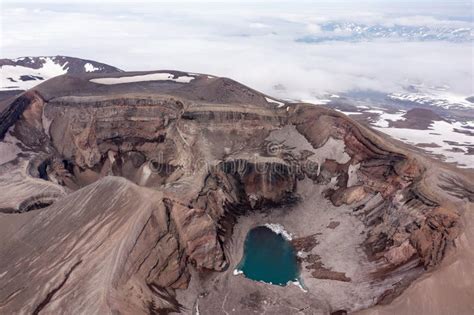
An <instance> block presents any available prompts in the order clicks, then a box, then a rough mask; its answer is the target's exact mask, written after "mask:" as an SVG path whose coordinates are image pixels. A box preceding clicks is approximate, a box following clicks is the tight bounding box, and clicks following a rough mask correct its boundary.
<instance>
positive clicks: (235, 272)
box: [232, 269, 244, 276]
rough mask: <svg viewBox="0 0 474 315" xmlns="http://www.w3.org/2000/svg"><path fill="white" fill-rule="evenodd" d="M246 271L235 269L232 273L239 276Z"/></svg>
mask: <svg viewBox="0 0 474 315" xmlns="http://www.w3.org/2000/svg"><path fill="white" fill-rule="evenodd" d="M243 273H244V272H243V271H242V270H239V269H234V271H233V272H232V274H233V275H234V276H238V275H241V274H243Z"/></svg>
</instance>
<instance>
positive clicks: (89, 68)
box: [0, 56, 123, 95]
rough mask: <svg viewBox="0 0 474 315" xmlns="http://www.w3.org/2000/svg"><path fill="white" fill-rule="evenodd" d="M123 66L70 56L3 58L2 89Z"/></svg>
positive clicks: (23, 87) (0, 61)
mask: <svg viewBox="0 0 474 315" xmlns="http://www.w3.org/2000/svg"><path fill="white" fill-rule="evenodd" d="M122 71H123V70H121V69H119V68H116V67H113V66H110V65H107V64H105V63H101V62H97V61H93V60H87V59H80V58H75V57H68V56H38V57H20V58H15V59H0V92H7V93H1V94H5V95H7V94H8V95H11V94H14V91H16V92H20V91H24V90H27V89H30V88H32V87H34V86H36V85H38V84H40V83H42V82H44V81H45V80H48V79H50V78H52V77H55V76H58V75H62V74H66V73H69V74H79V73H85V72H96V73H113V72H122Z"/></svg>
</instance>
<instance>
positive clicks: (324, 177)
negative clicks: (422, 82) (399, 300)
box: [0, 73, 474, 314]
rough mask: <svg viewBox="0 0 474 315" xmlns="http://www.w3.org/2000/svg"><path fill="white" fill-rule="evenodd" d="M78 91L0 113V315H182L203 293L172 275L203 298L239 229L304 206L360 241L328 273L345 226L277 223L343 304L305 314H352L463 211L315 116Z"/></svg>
mask: <svg viewBox="0 0 474 315" xmlns="http://www.w3.org/2000/svg"><path fill="white" fill-rule="evenodd" d="M121 75H125V74H121ZM175 75H176V76H179V75H182V73H175ZM93 77H97V75H88V76H76V77H70V76H66V77H64V78H63V81H64V86H63V88H62V86H61V84H59V83H58V80H57V79H53V80H51V81H49V82H46V83H45V84H43V85H40V86H39V87H38V88H37V89H36V90H35V91H29V92H27V93H25V94H23V95H22V96H20V97H19V98H18V99H16V100H15V101H14V102H13V103H12V104H10V106H9V107H8V108H6V109H5V110H4V111H3V112H2V114H1V115H2V120H1V122H0V136H1V138H2V142H1V143H0V153H1V155H2V159H1V162H2V164H1V165H0V177H1V179H2V180H1V181H0V210H1V212H3V214H2V215H1V216H0V227H5V228H4V229H1V230H0V231H1V232H0V235H1V237H2V239H3V240H5V241H4V242H2V244H1V245H0V253H1V255H0V279H1V281H2V284H4V285H2V286H1V288H0V311H1V312H2V313H4V312H5V313H18V312H21V313H36V314H37V313H39V312H44V313H58V312H69V313H78V312H79V313H88V314H89V313H104V312H119V313H134V314H140V313H143V314H147V313H166V312H171V311H180V310H181V311H184V312H186V310H189V306H186V305H181V301H179V300H178V299H177V298H176V290H184V291H182V292H189V294H190V295H193V294H195V295H196V296H198V295H199V296H201V294H204V293H203V292H196V291H195V289H194V288H191V289H189V288H188V285H189V281H190V280H192V278H191V276H190V274H191V273H193V272H194V273H197V274H198V275H201V276H202V279H201V280H199V281H203V282H202V283H203V285H202V287H203V288H204V287H206V286H207V284H209V286H210V283H213V282H212V281H214V280H210V279H215V277H219V276H218V275H219V274H227V273H228V272H231V271H232V270H231V269H232V267H233V266H235V261H236V260H238V259H239V258H238V257H234V255H233V254H232V253H233V251H235V245H234V242H233V241H234V238H236V237H239V234H234V232H233V231H234V228H235V226H236V223H237V222H238V221H239V218H242V217H247V216H251V215H253V214H255V213H269V214H271V213H272V212H273V211H276V210H274V209H286V210H284V216H285V217H286V218H288V220H290V221H291V220H292V213H295V215H297V214H296V213H303V214H304V213H308V211H313V210H310V209H309V207H310V205H309V204H308V202H309V203H311V202H313V201H317V202H318V204H319V203H321V204H324V203H326V205H327V207H328V209H345V210H344V211H342V212H341V213H342V214H341V215H343V216H344V218H348V219H347V220H349V219H350V222H358V224H359V225H360V226H363V227H364V230H363V231H362V233H359V232H357V233H358V234H359V236H358V237H357V238H354V245H353V247H356V248H353V247H352V248H353V250H354V251H356V252H360V253H365V254H363V255H360V256H358V257H347V260H348V261H349V263H348V265H347V266H351V268H352V267H353V268H352V269H351V268H349V269H348V270H339V268H341V267H340V266H337V264H335V263H334V262H333V261H331V260H330V259H328V258H327V257H328V255H330V254H331V252H330V251H331V250H334V251H336V250H338V247H337V246H334V247H333V249H329V252H328V250H326V251H323V252H322V251H321V249H320V248H319V247H321V246H323V247H324V246H327V244H330V243H328V242H331V239H330V236H331V233H340V232H339V231H344V233H346V234H348V235H350V233H351V230H350V229H352V228H353V229H354V233H355V231H356V227H355V225H354V224H355V223H352V225H348V224H347V223H345V222H349V221H347V220H346V221H344V220H342V219H344V218H341V220H339V219H337V218H336V220H332V221H331V223H330V224H323V225H322V228H323V229H325V232H324V233H320V232H319V230H317V229H319V228H317V227H316V222H314V223H313V224H314V228H313V227H312V226H311V224H309V225H308V226H306V225H305V226H304V227H303V226H302V224H303V223H295V230H294V231H293V232H294V233H296V234H297V235H298V238H297V239H296V240H295V242H296V243H295V244H297V245H298V250H300V251H301V255H302V256H301V257H302V258H301V263H302V267H303V269H304V270H307V274H303V277H309V278H311V277H312V278H314V279H319V280H321V281H336V282H338V283H339V284H337V285H341V286H345V287H344V288H346V291H344V292H345V293H340V294H339V295H340V296H339V297H337V298H336V297H333V296H332V294H333V293H332V292H331V291H327V292H326V291H323V292H322V293H325V294H326V295H324V294H323V295H321V294H318V295H319V296H320V297H319V298H320V299H321V296H323V297H324V296H327V298H326V300H324V301H323V300H317V301H316V302H312V303H309V304H308V305H309V306H308V307H307V308H306V309H307V311H308V312H309V313H314V312H331V311H335V310H346V311H355V310H358V309H361V308H365V307H370V306H372V305H374V304H375V303H377V301H378V302H380V303H388V302H389V301H390V300H392V299H393V298H394V297H395V296H397V295H398V294H400V293H401V292H402V291H403V289H404V288H406V287H407V286H408V285H409V284H410V283H411V282H412V281H413V280H414V279H416V278H417V277H418V276H419V275H421V274H422V273H423V272H424V270H427V269H430V268H436V266H438V265H439V264H440V263H441V261H442V260H443V258H444V256H445V255H446V253H447V252H448V251H449V250H450V249H451V248H452V244H453V241H454V240H455V239H456V237H457V236H458V235H459V234H460V233H461V231H462V226H461V223H460V222H461V220H460V218H461V216H462V213H463V211H464V209H465V208H466V207H468V206H470V204H471V202H472V200H473V199H474V198H473V193H472V191H473V189H472V180H470V179H469V178H468V177H466V176H464V174H461V173H459V172H457V171H456V170H452V169H448V168H447V167H445V166H443V165H441V164H435V162H433V161H431V160H429V159H427V158H425V157H423V156H419V155H417V154H416V153H413V152H412V151H411V150H410V148H408V147H406V146H404V145H401V144H399V143H395V142H394V141H392V140H390V139H388V138H386V137H385V136H384V135H382V134H379V133H375V132H374V131H371V130H369V129H367V127H364V126H362V125H359V124H358V123H356V122H354V121H352V120H350V119H348V118H347V117H346V116H344V115H342V114H340V113H338V112H335V111H332V110H329V109H325V108H322V107H317V106H314V105H309V104H285V105H284V106H281V105H278V103H272V102H268V101H266V100H265V97H264V95H262V94H260V93H258V92H256V91H253V90H251V89H249V88H247V87H244V86H242V85H240V84H238V83H236V82H234V81H232V80H229V79H221V78H214V77H208V76H199V75H194V79H193V80H192V81H191V82H190V83H179V82H174V81H173V82H170V81H162V82H153V83H152V82H138V83H129V84H121V85H123V89H122V91H125V92H122V93H120V92H118V91H119V90H117V88H116V87H111V88H110V90H107V89H105V88H104V87H101V86H99V85H97V84H93V83H91V82H90V81H89V79H90V78H93ZM75 85H76V86H77V93H76V94H75V93H73V92H72V91H74V89H73V87H74V86H75ZM66 95H67V96H66ZM239 100H240V101H239ZM242 100H245V101H242ZM276 105H278V106H276ZM434 166H435V167H434ZM311 200H313V201H311ZM323 210H324V209H323ZM314 211H320V210H314ZM327 211H330V210H327ZM20 213H21V214H20ZM315 213H316V212H315ZM298 215H300V214H298ZM340 221H341V222H342V224H341V222H340ZM291 222H293V221H291ZM294 222H299V221H298V220H296V219H295V220H294ZM336 222H337V223H336ZM306 223H308V222H306ZM7 227H8V228H7ZM344 229H345V230H344ZM357 229H359V228H357ZM357 231H358V230H357ZM327 235H328V237H329V238H327V237H326V236H327ZM333 235H337V234H333ZM344 235H345V234H344ZM319 238H321V242H320V241H319ZM359 239H360V241H358V240H359ZM237 242H238V240H237ZM351 244H352V243H351ZM351 246H352V245H351ZM339 254H340V253H339ZM343 254H344V253H343ZM347 255H349V254H347ZM351 259H352V260H353V261H354V263H353V265H351V262H350V261H351ZM344 266H345V265H344ZM359 267H360V268H359ZM25 270H27V272H25ZM354 270H359V271H357V272H355V271H354ZM213 272H215V273H213ZM209 274H212V275H213V276H211V277H210V278H206V277H208V276H209ZM201 276H199V277H201ZM309 278H308V279H309ZM206 281H207V282H206ZM310 282H311V281H309V280H308V283H309V284H308V288H309V291H310V292H311V288H312V287H311V286H312V284H311V283H310ZM341 283H342V284H341ZM368 283H370V286H368V285H367V284H368ZM187 288H188V289H187ZM360 288H366V289H360ZM224 289H225V287H224ZM186 290H187V291H186ZM319 290H325V289H324V286H322V287H321V288H320V289H319ZM364 290H365V291H364ZM352 291H353V292H355V293H351V292H352ZM262 292H263V293H262ZM341 292H342V291H341ZM264 293H265V294H269V293H268V292H266V291H265V289H262V291H258V292H257V293H255V294H257V295H258V296H260V295H261V294H264ZM207 294H208V295H209V294H210V295H209V296H213V295H212V294H219V292H217V293H209V292H207ZM272 294H277V293H275V292H274V293H272ZM278 294H279V293H278ZM301 294H303V293H301ZM344 294H347V296H346V295H344ZM203 296H204V295H203ZM267 297H268V296H267ZM270 298H271V297H270ZM243 299H244V300H245V298H243ZM295 299H296V298H295ZM297 299H300V300H301V301H304V299H305V298H304V297H301V298H299V297H298V298H297ZM260 300H261V301H260ZM263 300H265V299H263ZM263 300H262V299H259V301H260V302H261V303H263V302H262V301H263ZM25 301H29V302H28V303H25ZM260 302H259V306H258V307H257V308H259V309H260V308H261V307H263V306H261V305H260ZM319 302H321V303H319ZM183 303H184V302H183ZM202 303H206V301H205V300H203V302H201V304H200V305H201V307H202V308H204V309H206V308H207V310H208V311H209V312H212V311H213V310H214V308H213V307H214V306H213V305H212V303H213V302H212V301H208V302H207V303H208V304H207V305H206V304H202ZM318 303H319V304H318ZM239 305H240V304H239ZM239 305H237V306H236V307H242V312H244V313H245V308H246V307H247V308H248V305H247V304H245V303H243V304H241V305H240V306H239ZM275 305H276V304H275ZM274 307H275V309H274V311H276V310H278V308H277V306H274Z"/></svg>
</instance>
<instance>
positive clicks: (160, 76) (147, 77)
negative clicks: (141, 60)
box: [90, 73, 195, 85]
mask: <svg viewBox="0 0 474 315" xmlns="http://www.w3.org/2000/svg"><path fill="white" fill-rule="evenodd" d="M194 79H195V77H191V76H180V77H177V78H174V75H172V74H171V73H151V74H143V75H134V76H130V77H117V78H97V79H91V80H90V82H94V83H98V84H106V85H112V84H121V83H131V82H142V81H174V82H178V83H189V82H191V81H192V80H194Z"/></svg>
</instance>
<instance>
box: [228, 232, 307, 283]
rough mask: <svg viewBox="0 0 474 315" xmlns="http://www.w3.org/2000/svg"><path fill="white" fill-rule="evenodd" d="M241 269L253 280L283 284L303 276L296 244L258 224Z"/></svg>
mask: <svg viewBox="0 0 474 315" xmlns="http://www.w3.org/2000/svg"><path fill="white" fill-rule="evenodd" d="M237 269H239V270H241V271H242V272H243V274H244V275H245V277H247V278H249V279H252V280H256V281H264V282H267V283H271V284H276V285H281V286H284V285H286V284H287V283H288V281H297V280H298V276H299V266H298V261H297V259H296V251H295V249H294V247H293V245H292V244H291V243H290V241H288V240H287V239H285V238H284V237H283V236H282V235H280V234H277V233H275V232H273V231H272V230H271V229H269V228H267V227H265V226H259V227H256V228H254V229H252V230H250V231H249V233H248V234H247V238H246V239H245V243H244V255H243V257H242V260H241V261H240V263H239V265H238V266H237Z"/></svg>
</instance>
